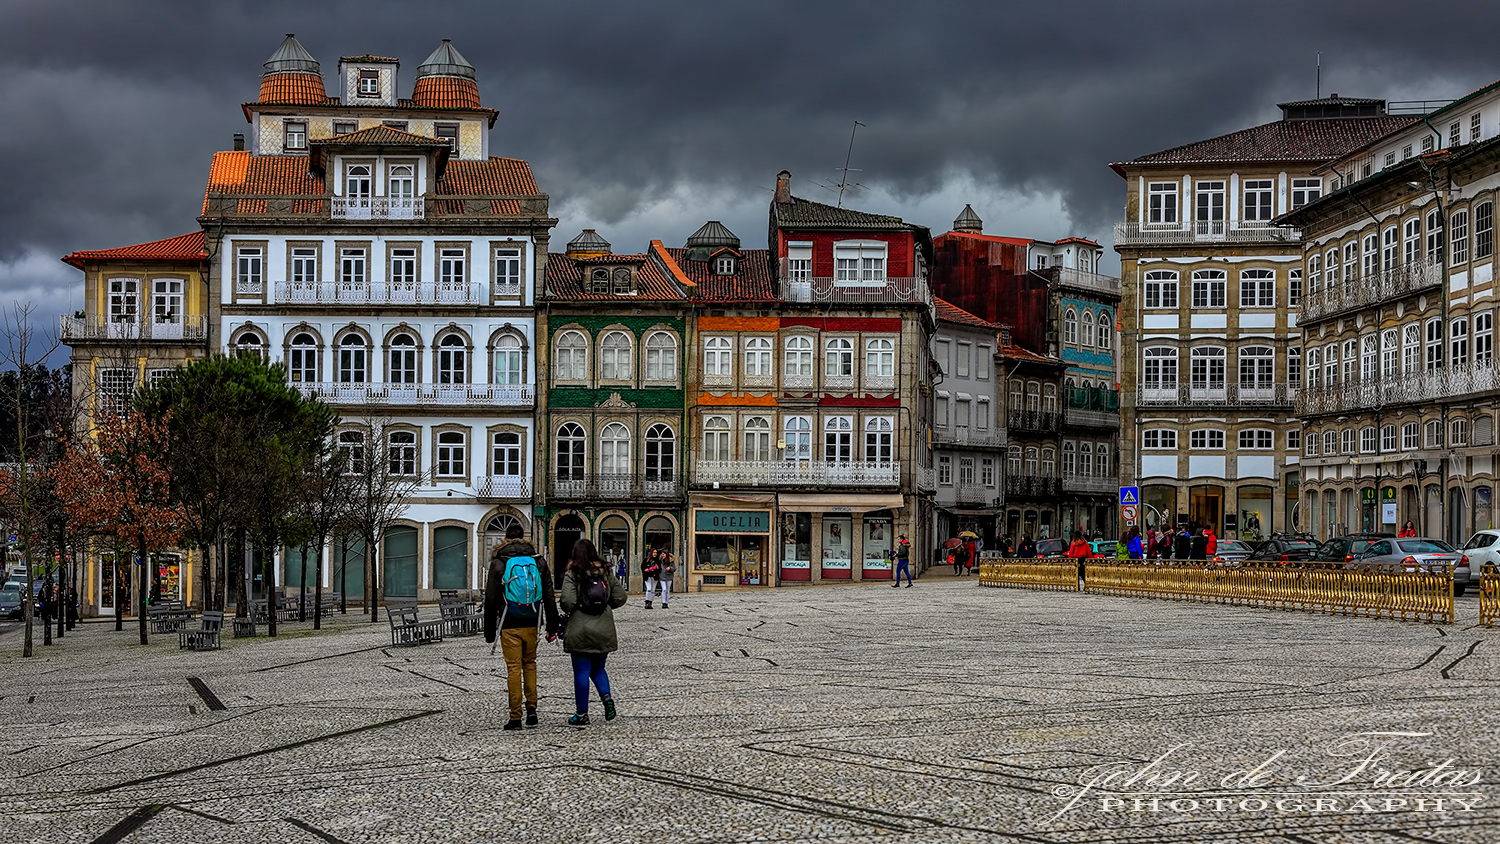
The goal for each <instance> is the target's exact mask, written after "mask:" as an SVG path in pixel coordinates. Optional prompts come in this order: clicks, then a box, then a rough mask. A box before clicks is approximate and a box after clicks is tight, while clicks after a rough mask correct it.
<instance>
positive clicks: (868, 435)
mask: <svg viewBox="0 0 1500 844" xmlns="http://www.w3.org/2000/svg"><path fill="white" fill-rule="evenodd" d="M895 430H896V427H895V420H894V419H892V418H891V417H889V416H871V417H869V418H867V419H865V460H866V461H868V462H870V463H890V462H891V460H892V459H893V458H894V457H895V454H896V451H895V436H896V434H895Z"/></svg>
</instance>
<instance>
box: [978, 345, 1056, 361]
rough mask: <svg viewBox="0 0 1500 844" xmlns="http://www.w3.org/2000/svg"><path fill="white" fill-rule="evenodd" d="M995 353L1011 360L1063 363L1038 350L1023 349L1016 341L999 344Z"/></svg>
mask: <svg viewBox="0 0 1500 844" xmlns="http://www.w3.org/2000/svg"><path fill="white" fill-rule="evenodd" d="M995 355H996V356H998V357H1002V358H1009V359H1010V360H1029V361H1035V362H1036V363H1050V364H1055V365H1057V366H1062V365H1063V362H1062V361H1061V360H1059V359H1057V358H1049V357H1047V356H1046V355H1039V354H1037V353H1036V352H1033V351H1031V350H1030V349H1023V348H1021V347H1020V346H1017V345H1016V344H1014V343H1001V344H999V346H998V347H997V348H996V349H995Z"/></svg>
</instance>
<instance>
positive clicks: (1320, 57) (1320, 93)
mask: <svg viewBox="0 0 1500 844" xmlns="http://www.w3.org/2000/svg"><path fill="white" fill-rule="evenodd" d="M1317 90H1318V95H1317V97H1315V99H1319V100H1321V99H1323V51H1322V50H1319V51H1318V89H1317Z"/></svg>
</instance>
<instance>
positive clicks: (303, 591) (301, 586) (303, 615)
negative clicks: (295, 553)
mask: <svg viewBox="0 0 1500 844" xmlns="http://www.w3.org/2000/svg"><path fill="white" fill-rule="evenodd" d="M308 545H309V543H306V542H304V543H302V578H301V579H300V580H299V581H298V583H297V620H298V621H306V620H307V549H308ZM322 565H323V559H322V554H319V555H318V567H319V568H320V569H321V568H322ZM321 582H322V581H319V583H321ZM313 615H317V610H313Z"/></svg>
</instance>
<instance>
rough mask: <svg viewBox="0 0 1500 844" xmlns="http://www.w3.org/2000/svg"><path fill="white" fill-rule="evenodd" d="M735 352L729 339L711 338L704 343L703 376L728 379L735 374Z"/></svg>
mask: <svg viewBox="0 0 1500 844" xmlns="http://www.w3.org/2000/svg"><path fill="white" fill-rule="evenodd" d="M733 359H734V350H733V347H732V346H731V345H730V343H729V338H728V337H709V338H706V339H705V340H704V341H703V375H704V377H707V378H716V379H721V380H722V379H727V378H730V377H732V376H733V374H734V368H733V367H734V364H733Z"/></svg>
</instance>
